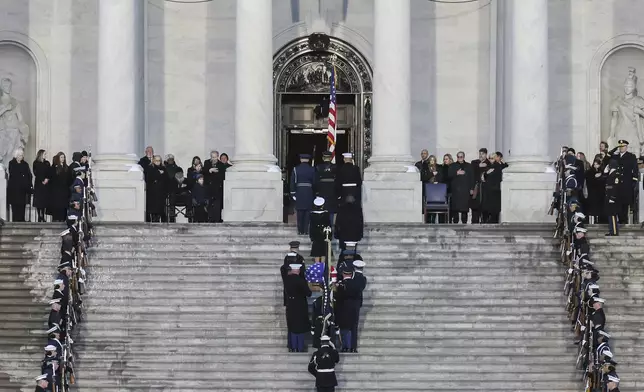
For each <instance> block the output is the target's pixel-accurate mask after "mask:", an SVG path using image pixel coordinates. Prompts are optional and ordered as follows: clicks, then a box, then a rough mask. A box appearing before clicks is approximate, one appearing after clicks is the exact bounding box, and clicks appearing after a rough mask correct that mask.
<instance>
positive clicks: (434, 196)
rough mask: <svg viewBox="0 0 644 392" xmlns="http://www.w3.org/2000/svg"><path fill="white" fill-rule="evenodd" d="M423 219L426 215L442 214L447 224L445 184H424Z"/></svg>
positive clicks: (447, 200) (447, 211)
mask: <svg viewBox="0 0 644 392" xmlns="http://www.w3.org/2000/svg"><path fill="white" fill-rule="evenodd" d="M424 203H425V218H427V214H436V215H440V214H444V215H445V216H446V219H445V221H446V222H449V195H448V194H447V184H425V201H424Z"/></svg>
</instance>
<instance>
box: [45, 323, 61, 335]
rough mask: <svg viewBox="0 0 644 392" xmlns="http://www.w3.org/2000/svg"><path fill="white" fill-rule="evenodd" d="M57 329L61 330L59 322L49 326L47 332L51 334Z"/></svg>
mask: <svg viewBox="0 0 644 392" xmlns="http://www.w3.org/2000/svg"><path fill="white" fill-rule="evenodd" d="M56 331H60V327H59V326H58V324H56V323H54V326H53V327H51V328H49V329H48V330H47V333H48V334H50V333H54V332H56Z"/></svg>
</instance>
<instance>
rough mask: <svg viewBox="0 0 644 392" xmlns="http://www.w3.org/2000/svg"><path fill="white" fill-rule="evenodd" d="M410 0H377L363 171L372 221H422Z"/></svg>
mask: <svg viewBox="0 0 644 392" xmlns="http://www.w3.org/2000/svg"><path fill="white" fill-rule="evenodd" d="M410 16H411V15H410V0H397V1H391V0H375V9H374V19H375V20H374V34H375V36H374V64H373V68H374V75H373V150H372V151H373V155H372V157H371V159H369V167H368V168H367V169H366V170H365V174H364V192H365V195H364V206H363V207H364V217H365V221H367V222H421V221H422V214H421V206H422V190H421V182H420V176H419V174H418V170H417V169H416V168H415V167H414V160H413V158H412V156H411V145H410V140H411V135H410V133H411V120H410V116H411V85H410V82H411V68H410V51H411V48H410V44H411V42H410V34H411V32H410V26H411V18H410Z"/></svg>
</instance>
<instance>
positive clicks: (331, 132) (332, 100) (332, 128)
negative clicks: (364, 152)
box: [326, 66, 336, 163]
mask: <svg viewBox="0 0 644 392" xmlns="http://www.w3.org/2000/svg"><path fill="white" fill-rule="evenodd" d="M335 114H336V108H335V66H333V67H331V96H330V97H329V130H328V132H327V134H326V138H327V140H328V141H329V151H330V152H331V162H333V163H335V136H336V133H335V131H336V124H335Z"/></svg>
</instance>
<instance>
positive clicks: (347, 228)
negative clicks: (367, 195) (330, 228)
mask: <svg viewBox="0 0 644 392" xmlns="http://www.w3.org/2000/svg"><path fill="white" fill-rule="evenodd" d="M334 236H335V238H337V239H338V240H340V241H341V242H348V241H350V242H358V241H360V240H361V239H362V237H363V236H364V218H363V216H362V206H361V205H360V202H359V201H358V200H357V199H356V197H355V196H353V195H351V194H349V195H348V196H346V197H345V199H344V200H341V201H340V202H339V204H338V215H337V218H336V220H335V230H334Z"/></svg>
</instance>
